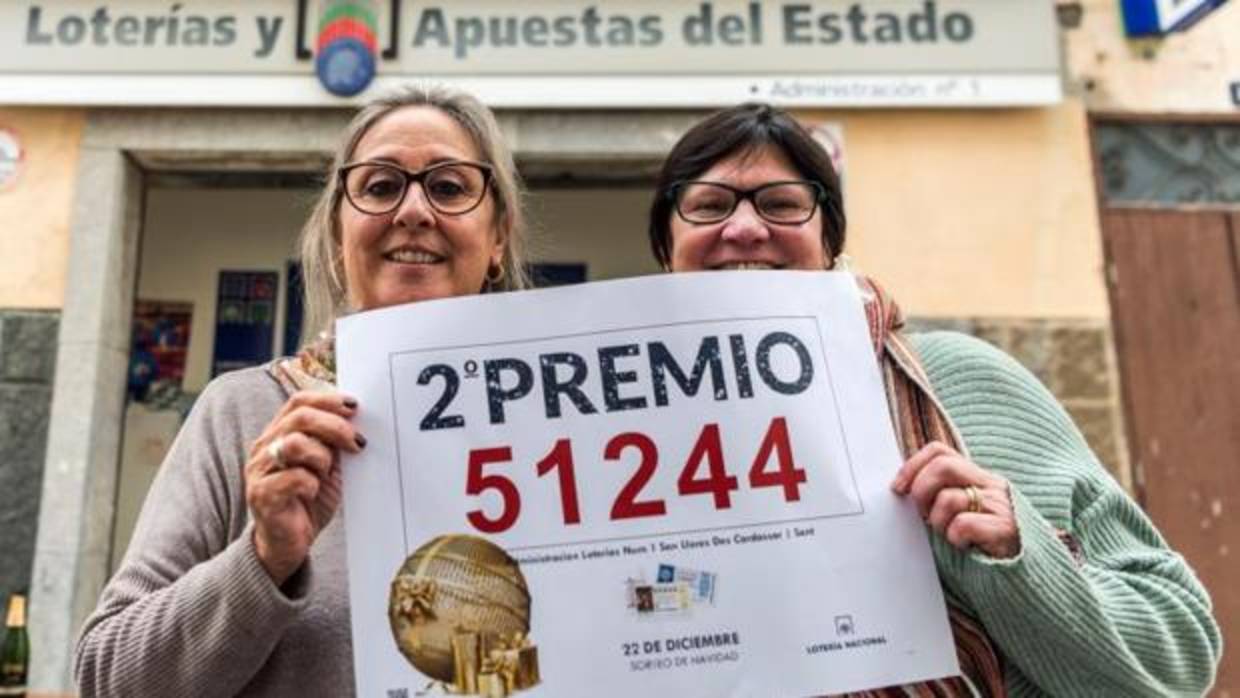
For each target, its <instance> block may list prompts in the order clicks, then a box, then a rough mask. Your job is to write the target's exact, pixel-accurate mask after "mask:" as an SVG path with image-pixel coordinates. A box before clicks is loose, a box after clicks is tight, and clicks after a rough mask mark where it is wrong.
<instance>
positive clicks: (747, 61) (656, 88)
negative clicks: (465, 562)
mask: <svg viewBox="0 0 1240 698" xmlns="http://www.w3.org/2000/svg"><path fill="white" fill-rule="evenodd" d="M342 6H343V7H345V8H352V9H346V10H342V9H341V7H342ZM342 13H343V14H342ZM316 71H317V75H318V78H319V79H316V77H315V76H316ZM372 71H373V74H374V79H373V81H372V80H369V79H368V78H367V76H368V75H369V74H370V72H372ZM320 79H321V80H322V82H320ZM411 80H425V81H435V82H449V83H453V84H457V85H459V86H461V87H464V88H466V89H470V90H473V91H474V92H476V93H478V94H479V95H480V96H481V97H482V98H483V99H485V100H486V101H488V102H489V103H491V104H494V105H497V106H512V107H567V106H629V107H631V106H642V107H658V106H666V107H674V106H701V105H717V104H732V103H735V102H737V101H741V100H744V99H763V100H768V101H771V102H776V103H781V104H786V105H794V106H795V105H838V106H850V105H856V106H884V105H926V106H930V105H940V106H978V105H1019V104H1047V103H1052V102H1055V101H1057V100H1058V99H1059V98H1060V76H1059V48H1058V39H1057V34H1056V24H1055V19H1054V8H1053V6H1052V4H1051V3H1045V2H1029V1H1028V0H874V1H872V2H871V1H868V0H867V2H864V3H863V2H856V1H851V2H850V1H848V0H818V1H817V2H769V1H768V2H757V1H748V2H747V1H745V0H706V1H704V2H694V3H667V2H660V1H657V0H628V1H627V2H614V3H607V4H606V5H599V4H598V3H592V2H588V0H571V1H558V0H531V1H530V2H525V3H520V4H514V3H512V2H510V1H508V0H470V1H468V2H452V3H435V2H401V1H400V0H371V1H370V2H360V1H353V2H347V3H341V2H335V1H334V0H333V2H327V0H323V2H318V1H315V0H215V1H212V2H207V0H185V1H184V2H178V3H174V4H171V5H169V4H167V3H158V2H143V1H142V0H112V2H99V1H98V0H43V1H42V2H29V3H4V4H3V6H2V7H0V103H64V104H83V103H85V104H169V105H171V104H178V105H257V106H264V105H270V106H275V105H290V106H291V105H304V106H320V105H324V104H335V103H339V102H341V101H342V100H347V99H350V97H348V96H347V95H349V94H350V93H352V92H354V91H355V90H356V92H355V93H354V95H355V96H354V97H352V98H353V99H364V98H365V97H367V96H369V95H372V94H373V93H375V92H377V91H381V90H383V89H384V88H388V87H392V86H396V85H404V84H408V83H409V82H410V81H411ZM367 85H368V86H367ZM341 95H345V96H341Z"/></svg>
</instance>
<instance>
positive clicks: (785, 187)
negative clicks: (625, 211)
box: [668, 180, 826, 225]
mask: <svg viewBox="0 0 1240 698" xmlns="http://www.w3.org/2000/svg"><path fill="white" fill-rule="evenodd" d="M668 195H669V196H671V197H672V199H673V200H674V201H675V202H676V213H677V215H679V216H680V217H681V218H683V219H684V220H685V221H687V222H689V223H718V222H720V221H722V220H725V219H726V218H727V217H728V216H731V215H732V214H733V213H735V212H736V207H737V206H739V205H740V203H741V201H745V200H748V201H749V202H750V203H751V204H753V208H754V210H755V211H757V213H758V216H760V217H761V218H762V219H763V220H765V221H767V222H769V223H775V224H777V225H799V224H801V223H805V222H806V221H808V220H809V219H811V218H813V217H814V213H815V212H816V211H817V210H818V203H819V202H820V201H822V200H823V199H824V198H825V197H826V190H825V189H823V186H822V185H821V184H819V183H818V182H810V181H805V180H792V181H786V182H768V183H766V184H763V185H762V186H760V187H754V188H753V189H737V188H736V187H733V186H730V185H727V184H723V183H721V182H703V181H696V180H691V181H682V182H676V183H675V184H673V185H672V188H671V189H670V191H669V193H668Z"/></svg>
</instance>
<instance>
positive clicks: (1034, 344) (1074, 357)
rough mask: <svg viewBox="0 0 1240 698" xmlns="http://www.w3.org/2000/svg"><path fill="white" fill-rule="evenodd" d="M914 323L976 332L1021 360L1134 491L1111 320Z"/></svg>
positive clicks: (914, 325)
mask: <svg viewBox="0 0 1240 698" xmlns="http://www.w3.org/2000/svg"><path fill="white" fill-rule="evenodd" d="M909 325H910V329H912V330H914V331H919V330H935V329H945V330H955V331H958V332H964V333H966V334H971V335H973V336H975V337H978V338H980V339H984V340H986V341H987V342H990V343H991V344H993V345H995V346H996V347H999V348H1000V349H1002V350H1003V351H1005V352H1007V353H1008V354H1009V355H1011V356H1012V357H1014V358H1015V359H1016V360H1017V361H1020V362H1021V363H1022V364H1023V365H1024V366H1025V367H1026V368H1028V369H1029V370H1030V371H1031V372H1033V374H1034V375H1035V376H1037V377H1038V379H1039V380H1041V381H1042V383H1043V384H1044V385H1045V386H1046V387H1047V388H1049V389H1050V391H1051V392H1052V393H1054V395H1055V397H1057V398H1058V399H1059V402H1060V403H1061V404H1062V405H1063V406H1064V407H1065V408H1066V409H1067V411H1068V413H1069V414H1071V415H1072V419H1073V420H1074V421H1075V422H1076V424H1077V426H1078V427H1080V429H1081V432H1082V433H1083V434H1084V435H1085V439H1086V441H1088V442H1089V445H1090V447H1091V448H1093V450H1094V453H1095V454H1097V455H1098V459H1099V460H1101V461H1102V464H1103V465H1105V466H1106V468H1107V470H1109V471H1110V472H1111V474H1112V475H1113V476H1115V479H1116V480H1118V481H1119V482H1120V483H1121V484H1122V485H1123V486H1124V487H1125V488H1126V489H1127V490H1128V491H1129V492H1132V472H1131V469H1130V467H1129V461H1128V446H1127V441H1126V440H1125V436H1124V418H1123V403H1122V401H1121V399H1120V388H1119V373H1118V369H1117V367H1116V362H1115V350H1114V345H1113V342H1112V337H1111V329H1110V326H1109V325H1108V324H1107V322H1106V321H1105V320H1051V319H1027V318H1022V319H996V318H968V319H950V320H944V319H924V318H922V319H916V318H915V319H913V320H912V321H910V323H909Z"/></svg>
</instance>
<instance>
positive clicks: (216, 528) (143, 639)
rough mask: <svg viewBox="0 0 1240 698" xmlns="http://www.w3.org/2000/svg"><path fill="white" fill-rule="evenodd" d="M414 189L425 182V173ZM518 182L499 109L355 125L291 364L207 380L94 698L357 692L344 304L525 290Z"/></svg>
mask: <svg viewBox="0 0 1240 698" xmlns="http://www.w3.org/2000/svg"><path fill="white" fill-rule="evenodd" d="M415 185H416V186H415ZM523 238H524V228H523V221H522V215H521V190H520V183H519V180H518V178H517V175H516V171H515V168H514V166H513V161H512V155H511V153H509V151H508V149H507V147H506V146H505V144H504V141H503V138H502V136H501V134H500V131H499V128H498V126H497V124H496V122H495V118H494V116H493V115H492V114H491V112H490V111H489V110H488V109H487V108H486V107H484V106H483V105H482V104H481V103H479V102H478V101H477V100H476V99H474V98H472V97H470V96H467V95H464V94H462V93H459V92H454V91H450V90H444V89H413V90H408V91H404V92H401V93H398V94H395V95H392V96H390V97H386V98H381V99H379V100H377V101H375V102H372V103H370V104H369V105H367V106H366V107H365V108H363V109H362V110H361V111H360V112H359V113H358V114H357V116H356V117H355V118H354V119H353V120H352V122H351V123H350V124H349V126H348V128H347V129H346V131H345V134H344V138H343V140H342V143H341V145H340V147H339V148H338V150H337V152H336V155H335V158H334V161H333V163H332V166H331V170H330V171H329V172H328V177H327V182H326V185H325V186H324V188H323V191H322V193H321V194H320V196H319V198H318V202H317V203H316V205H315V207H314V210H313V212H312V213H311V215H310V218H309V220H308V221H307V223H306V225H305V227H304V229H303V230H302V237H301V259H302V264H303V270H304V278H305V287H306V307H307V311H308V312H307V315H308V318H307V319H308V323H307V326H308V328H309V329H310V330H311V331H312V332H313V333H322V334H320V335H319V336H318V337H317V338H315V339H313V340H312V341H310V342H308V343H307V345H306V346H305V347H304V348H303V349H302V350H301V351H300V352H299V353H298V355H297V356H295V357H292V358H290V359H284V360H279V361H275V362H272V363H270V364H268V365H265V366H261V367H255V368H252V369H246V370H241V371H236V372H233V373H229V374H226V375H223V376H220V377H219V378H217V379H215V380H213V381H212V382H211V383H210V384H209V385H208V386H207V388H206V390H204V391H203V394H202V396H201V397H200V398H199V400H198V402H197V403H196V404H195V406H194V409H193V411H192V412H191V413H190V415H189V417H188V419H187V421H186V423H185V425H184V427H183V428H182V430H181V433H180V434H179V435H178V436H177V439H176V441H175V442H174V444H173V446H172V448H171V450H170V451H169V453H168V455H167V457H166V458H165V460H164V463H163V465H162V467H161V468H160V471H159V474H158V476H157V477H156V480H155V482H154V484H153V485H152V487H151V491H150V493H149V495H148V497H147V500H146V502H145V504H144V506H143V509H142V514H141V516H140V518H139V520H138V525H137V528H136V529H135V531H134V536H133V539H132V541H131V543H130V547H129V550H128V551H127V553H126V555H125V559H124V561H123V562H122V564H121V567H120V569H119V570H118V571H117V573H116V576H115V577H113V578H112V580H111V581H110V582H109V583H108V584H107V586H106V588H105V589H104V591H103V594H102V596H101V598H100V600H99V605H98V607H97V608H96V609H95V612H94V613H93V614H92V615H91V616H90V618H89V619H88V620H87V622H86V624H85V627H84V628H83V630H82V635H81V639H80V640H79V643H78V647H77V658H76V659H77V661H76V673H77V680H78V684H79V686H80V688H81V691H82V693H83V694H84V695H123V696H148V695H149V696H155V695H160V696H173V695H195V696H207V695H212V696H213V695H220V696H230V695H238V694H244V695H288V696H316V695H322V696H342V695H350V694H352V693H353V686H354V684H353V669H352V661H351V660H352V651H351V649H350V622H349V609H348V600H347V598H348V597H347V589H346V573H345V551H344V531H343V527H342V525H341V520H340V517H338V516H336V513H337V510H338V508H339V505H340V501H341V472H340V454H341V453H342V452H349V453H356V452H358V451H360V450H361V449H363V448H365V447H366V438H365V437H364V436H363V435H362V434H361V433H359V432H358V430H357V429H356V428H355V427H354V426H353V423H352V417H353V416H354V415H355V414H356V413H357V411H358V410H359V409H362V407H361V406H359V405H358V404H357V402H356V400H354V399H353V398H351V397H349V396H347V395H343V394H341V393H339V392H337V391H336V390H335V389H334V380H335V376H334V368H335V362H334V360H333V355H334V352H333V343H332V339H331V336H330V329H331V326H332V322H333V321H334V319H335V318H336V317H338V316H340V315H342V314H345V313H350V312H355V311H361V310H369V309H373V308H380V307H385V306H390V305H395V304H399V303H410V302H417V301H422V300H429V299H435V298H446V297H449V296H460V295H466V294H473V293H483V292H488V291H499V290H511V289H519V288H522V287H524V286H525V285H526V280H525V273H524V265H523V259H522V248H523Z"/></svg>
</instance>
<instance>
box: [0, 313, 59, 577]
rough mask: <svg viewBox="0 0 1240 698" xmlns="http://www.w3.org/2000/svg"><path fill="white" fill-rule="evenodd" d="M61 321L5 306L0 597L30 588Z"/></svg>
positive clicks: (0, 349)
mask: <svg viewBox="0 0 1240 698" xmlns="http://www.w3.org/2000/svg"><path fill="white" fill-rule="evenodd" d="M58 325H59V314H58V313H56V312H50V311H15V310H0V598H8V594H9V593H10V592H13V591H17V590H24V589H28V588H29V587H30V569H31V564H32V562H33V560H34V544H35V528H36V526H37V524H38V520H39V494H40V490H41V488H42V484H43V456H44V453H45V451H46V448H47V425H48V415H49V411H50V408H51V402H52V377H53V373H54V372H55V366H56V336H57V329H58Z"/></svg>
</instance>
